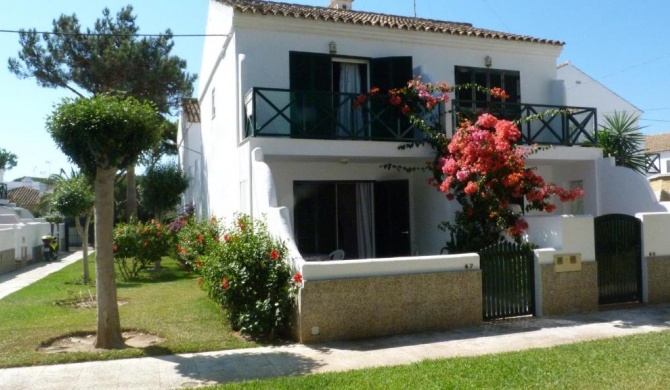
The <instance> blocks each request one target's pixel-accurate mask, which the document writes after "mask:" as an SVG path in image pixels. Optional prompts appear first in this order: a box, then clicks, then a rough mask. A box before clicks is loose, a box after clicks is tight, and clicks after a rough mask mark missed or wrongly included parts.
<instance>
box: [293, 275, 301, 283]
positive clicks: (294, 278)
mask: <svg viewBox="0 0 670 390" xmlns="http://www.w3.org/2000/svg"><path fill="white" fill-rule="evenodd" d="M293 281H294V282H296V283H298V284H301V283H302V274H301V273H300V272H298V273H297V274H295V275H294V276H293Z"/></svg>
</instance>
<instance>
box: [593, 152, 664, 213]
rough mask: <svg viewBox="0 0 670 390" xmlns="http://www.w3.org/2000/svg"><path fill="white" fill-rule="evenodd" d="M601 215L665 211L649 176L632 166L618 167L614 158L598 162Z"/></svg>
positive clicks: (599, 211)
mask: <svg viewBox="0 0 670 390" xmlns="http://www.w3.org/2000/svg"><path fill="white" fill-rule="evenodd" d="M597 177H598V191H599V210H598V215H605V214H627V215H635V214H637V213H649V212H665V211H666V209H665V207H663V206H662V205H660V204H659V203H658V201H657V200H656V195H654V192H653V191H652V189H651V186H650V185H649V182H648V181H647V178H646V177H645V176H643V175H641V174H639V173H637V172H635V171H633V170H632V169H629V168H625V167H617V166H615V164H614V158H612V157H608V158H604V159H602V160H599V161H598V162H597Z"/></svg>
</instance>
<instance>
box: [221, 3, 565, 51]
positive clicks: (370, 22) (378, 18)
mask: <svg viewBox="0 0 670 390" xmlns="http://www.w3.org/2000/svg"><path fill="white" fill-rule="evenodd" d="M216 1H218V2H219V3H222V4H225V5H228V6H230V7H233V8H234V9H235V11H237V12H242V13H251V14H260V15H272V16H284V17H293V18H301V19H312V20H322V21H324V22H332V23H351V24H360V25H364V26H375V27H385V28H391V29H399V30H412V31H426V32H434V33H442V34H449V35H459V36H469V37H477V38H489V39H499V40H506V41H519V42H532V43H543V44H548V45H556V46H562V45H563V44H564V43H563V42H561V41H555V40H551V39H542V38H534V37H530V36H526V35H517V34H510V33H505V32H500V31H493V30H486V29H481V28H476V27H473V26H472V24H470V23H457V22H448V21H442V20H433V19H421V18H412V17H407V16H396V15H386V14H380V13H372V12H361V11H352V10H343V9H335V8H327V7H314V6H308V5H300V4H288V3H277V2H271V1H263V0H216ZM324 2H325V0H324Z"/></svg>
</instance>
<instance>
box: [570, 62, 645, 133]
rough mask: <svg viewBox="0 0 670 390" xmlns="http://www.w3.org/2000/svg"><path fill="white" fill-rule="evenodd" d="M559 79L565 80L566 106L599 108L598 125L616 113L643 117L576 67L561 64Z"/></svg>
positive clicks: (626, 102) (624, 100)
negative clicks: (606, 116) (605, 117)
mask: <svg viewBox="0 0 670 390" xmlns="http://www.w3.org/2000/svg"><path fill="white" fill-rule="evenodd" d="M557 75H558V79H560V80H563V88H564V94H565V103H564V104H565V105H566V106H577V107H593V106H596V107H597V108H598V124H599V125H602V124H604V119H603V118H604V116H605V115H609V116H611V115H613V114H614V112H615V111H618V112H626V113H630V114H632V115H641V114H642V111H641V110H640V109H638V108H637V107H635V106H634V105H633V104H631V103H630V102H628V101H627V100H626V99H624V98H623V97H621V96H619V95H617V94H616V93H615V92H614V91H612V90H610V89H609V88H607V87H606V86H604V85H603V84H601V83H599V82H598V81H597V80H595V79H594V78H592V77H591V76H589V75H587V74H586V73H584V72H582V71H581V70H579V69H578V68H577V67H575V66H574V65H572V64H570V63H567V64H561V65H559V67H558V71H557Z"/></svg>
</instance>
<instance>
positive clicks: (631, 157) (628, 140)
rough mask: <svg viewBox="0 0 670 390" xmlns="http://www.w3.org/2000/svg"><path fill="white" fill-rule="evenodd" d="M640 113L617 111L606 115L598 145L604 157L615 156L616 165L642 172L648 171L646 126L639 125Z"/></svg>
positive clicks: (599, 132) (599, 133)
mask: <svg viewBox="0 0 670 390" xmlns="http://www.w3.org/2000/svg"><path fill="white" fill-rule="evenodd" d="M639 118H640V117H639V116H638V115H634V114H631V113H627V112H618V111H615V112H614V115H605V124H604V125H601V126H600V130H599V131H598V145H597V146H598V147H599V148H601V149H602V150H603V155H604V157H614V161H615V163H616V165H618V166H622V167H628V168H630V169H632V170H634V171H637V172H640V173H642V174H644V173H646V171H647V160H646V158H645V156H644V147H643V146H644V135H643V134H642V132H641V130H642V129H644V126H642V127H641V126H639V125H638V119H639Z"/></svg>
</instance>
